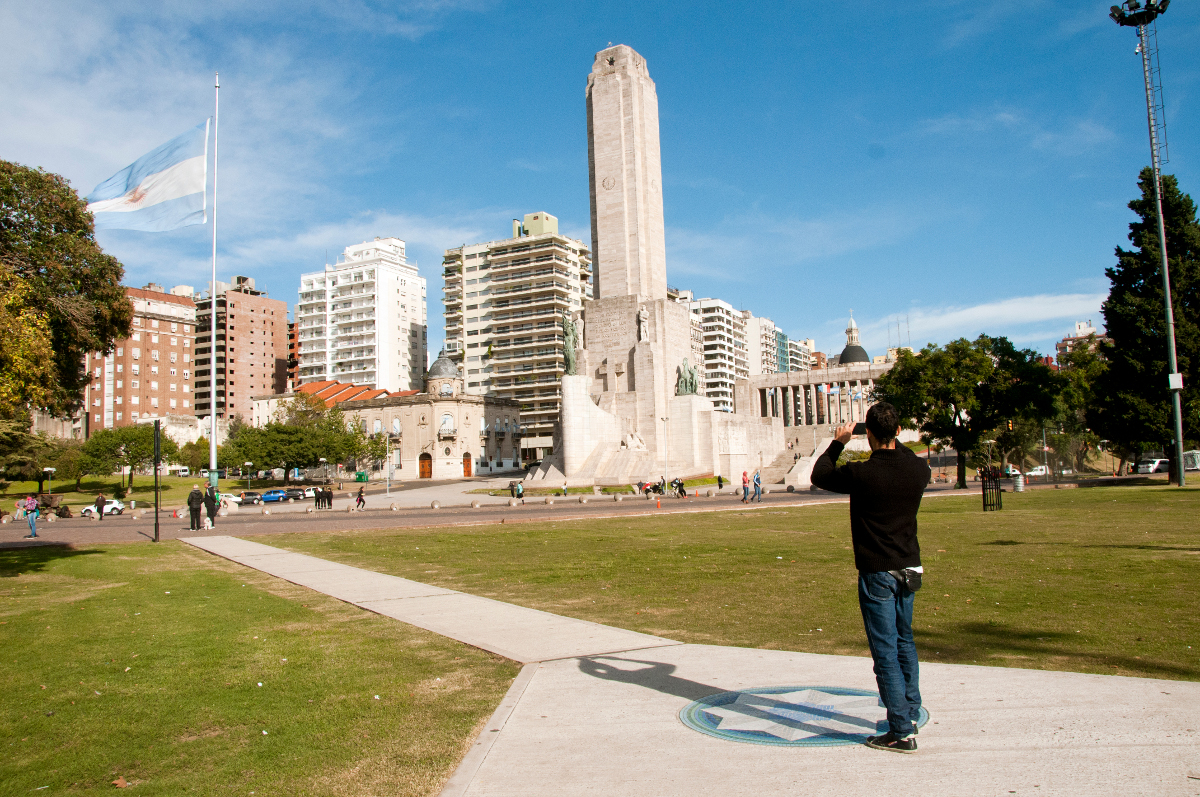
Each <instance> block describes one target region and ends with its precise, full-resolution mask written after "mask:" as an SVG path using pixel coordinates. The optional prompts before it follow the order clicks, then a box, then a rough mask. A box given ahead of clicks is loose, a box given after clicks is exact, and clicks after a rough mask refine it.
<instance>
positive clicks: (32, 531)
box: [25, 512, 37, 537]
mask: <svg viewBox="0 0 1200 797" xmlns="http://www.w3.org/2000/svg"><path fill="white" fill-rule="evenodd" d="M25 517H26V518H28V519H29V536H30V537H36V536H37V512H28V513H26V515H25Z"/></svg>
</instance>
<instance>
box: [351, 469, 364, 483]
mask: <svg viewBox="0 0 1200 797" xmlns="http://www.w3.org/2000/svg"><path fill="white" fill-rule="evenodd" d="M366 480H367V472H366V471H365V470H360V471H358V472H356V473H355V474H354V481H356V482H365V481H366Z"/></svg>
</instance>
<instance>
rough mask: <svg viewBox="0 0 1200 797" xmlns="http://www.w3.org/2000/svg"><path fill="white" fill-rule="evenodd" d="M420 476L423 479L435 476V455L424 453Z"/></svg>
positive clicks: (421, 459)
mask: <svg viewBox="0 0 1200 797" xmlns="http://www.w3.org/2000/svg"><path fill="white" fill-rule="evenodd" d="M419 468H420V470H419V472H418V476H419V477H420V478H422V479H432V478H433V457H431V456H430V455H429V454H422V455H421V458H420V464H419Z"/></svg>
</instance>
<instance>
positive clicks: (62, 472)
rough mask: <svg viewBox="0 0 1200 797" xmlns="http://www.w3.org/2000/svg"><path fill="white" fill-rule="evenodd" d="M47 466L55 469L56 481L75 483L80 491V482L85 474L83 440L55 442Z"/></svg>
mask: <svg viewBox="0 0 1200 797" xmlns="http://www.w3.org/2000/svg"><path fill="white" fill-rule="evenodd" d="M46 464H47V465H48V466H49V467H52V468H54V480H55V481H62V482H69V481H74V482H75V489H76V490H78V489H79V481H80V479H82V478H83V475H84V473H85V471H84V469H83V442H82V441H81V440H55V441H53V443H52V446H51V450H50V452H49V455H48V456H47V461H46Z"/></svg>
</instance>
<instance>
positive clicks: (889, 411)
mask: <svg viewBox="0 0 1200 797" xmlns="http://www.w3.org/2000/svg"><path fill="white" fill-rule="evenodd" d="M898 426H900V413H898V412H896V408H895V407H893V406H892V405H891V404H888V403H887V402H886V401H881V402H879V403H878V404H874V405H872V406H871V409H869V410H867V429H868V430H869V431H870V432H871V434H873V435H874V436H875V440H876V441H877V442H878V443H879V444H880V445H882V446H886V445H887V444H888V443H890V442H892V441H893V440H895V439H896V428H897V427H898Z"/></svg>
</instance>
